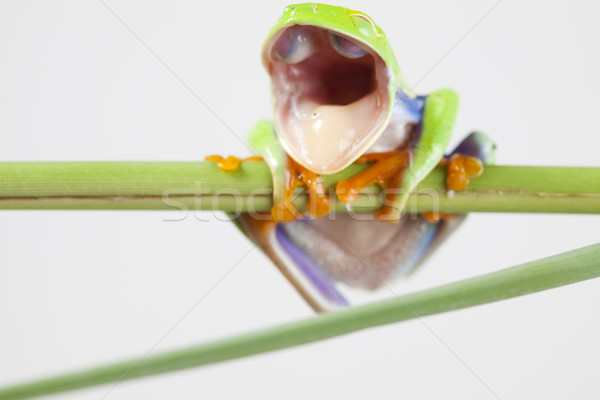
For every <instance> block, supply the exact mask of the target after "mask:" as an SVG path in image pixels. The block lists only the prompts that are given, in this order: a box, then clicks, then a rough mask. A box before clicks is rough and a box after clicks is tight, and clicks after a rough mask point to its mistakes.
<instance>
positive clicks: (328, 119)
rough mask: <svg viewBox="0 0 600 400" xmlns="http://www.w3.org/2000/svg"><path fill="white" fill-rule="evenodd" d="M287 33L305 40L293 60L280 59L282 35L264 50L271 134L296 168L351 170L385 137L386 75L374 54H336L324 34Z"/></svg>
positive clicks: (387, 110)
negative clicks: (269, 84) (273, 132)
mask: <svg viewBox="0 0 600 400" xmlns="http://www.w3.org/2000/svg"><path fill="white" fill-rule="evenodd" d="M289 29H295V30H296V31H298V32H297V35H301V36H302V38H303V40H302V41H301V42H300V43H298V44H297V47H296V51H297V52H298V53H297V54H295V57H291V59H282V58H281V56H280V55H279V53H278V51H280V49H279V47H280V45H281V41H283V40H284V39H285V38H286V37H287V36H286V33H285V32H284V33H283V34H281V35H280V36H278V37H275V38H274V39H273V41H272V42H270V43H269V44H267V45H266V48H267V49H271V50H267V52H266V54H267V55H268V68H269V73H270V75H271V82H272V85H273V94H274V100H275V128H276V131H277V134H278V136H279V138H280V140H281V143H282V146H283V148H284V149H285V151H286V152H287V153H288V154H289V155H290V156H291V157H292V158H293V159H294V160H295V161H296V162H297V163H298V164H300V165H302V166H303V167H304V168H306V169H308V170H311V171H314V172H316V173H318V174H332V173H334V172H338V171H340V170H342V169H343V168H345V167H347V166H348V165H350V164H351V163H352V162H353V161H354V160H355V159H356V158H358V157H359V156H360V154H362V153H363V152H364V151H365V150H366V149H367V148H369V147H370V146H371V145H372V144H373V143H374V142H375V140H376V139H377V138H378V137H379V136H380V135H381V133H382V132H383V130H384V128H385V126H386V124H387V123H388V121H389V118H390V115H391V114H390V109H391V100H390V99H391V98H393V96H391V95H390V90H391V88H390V87H389V83H390V74H389V71H388V69H387V67H386V65H385V62H384V61H383V60H382V59H381V58H380V57H379V56H378V55H377V54H376V53H375V52H372V51H370V50H364V52H363V54H362V55H361V56H358V57H347V56H344V55H342V54H340V53H339V52H338V51H337V50H336V49H335V48H334V47H333V46H332V44H331V41H330V39H329V37H330V34H331V33H330V32H329V31H328V30H326V29H323V28H319V27H314V26H302V27H301V28H299V27H292V28H289ZM282 37H283V38H284V39H281V38H282ZM278 38H279V39H278ZM347 40H348V41H350V39H347ZM302 46H306V47H305V48H303V47H302ZM357 46H358V44H357ZM394 91H395V88H394Z"/></svg>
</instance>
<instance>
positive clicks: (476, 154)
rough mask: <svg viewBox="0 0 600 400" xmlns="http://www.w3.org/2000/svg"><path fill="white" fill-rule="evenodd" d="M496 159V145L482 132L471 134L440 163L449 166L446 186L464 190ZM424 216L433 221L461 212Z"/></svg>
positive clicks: (451, 217)
mask: <svg viewBox="0 0 600 400" xmlns="http://www.w3.org/2000/svg"><path fill="white" fill-rule="evenodd" d="M495 161H496V145H495V144H494V142H492V140H491V139H490V138H489V137H487V136H486V135H485V134H484V133H481V132H472V133H471V134H469V135H468V136H467V137H466V138H465V139H464V140H463V141H462V142H461V143H460V144H459V145H458V146H457V147H456V149H454V151H452V153H450V154H449V155H448V156H446V157H444V158H443V159H442V160H441V161H440V163H439V165H446V166H447V174H446V186H447V187H448V189H450V190H454V191H460V190H464V189H465V188H466V187H467V185H468V184H469V179H470V178H475V177H478V176H479V175H481V174H482V173H483V169H484V166H485V165H493V164H494V162H495ZM423 217H425V219H427V220H428V221H429V222H431V223H435V222H438V221H440V220H452V219H456V218H459V217H461V215H460V214H450V213H439V212H427V213H423Z"/></svg>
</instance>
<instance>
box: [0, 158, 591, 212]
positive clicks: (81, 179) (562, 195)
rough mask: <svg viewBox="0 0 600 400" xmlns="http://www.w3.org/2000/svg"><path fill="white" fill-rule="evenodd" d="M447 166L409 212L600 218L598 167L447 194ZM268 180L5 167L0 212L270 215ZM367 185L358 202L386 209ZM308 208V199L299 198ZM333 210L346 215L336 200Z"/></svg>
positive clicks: (503, 170) (508, 174) (534, 174)
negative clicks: (594, 215)
mask: <svg viewBox="0 0 600 400" xmlns="http://www.w3.org/2000/svg"><path fill="white" fill-rule="evenodd" d="M365 168H366V166H365V165H352V166H350V167H348V168H347V169H345V170H344V171H342V172H339V173H337V174H334V175H329V176H325V177H324V181H325V184H326V186H327V188H328V189H330V190H331V189H332V188H334V187H335V184H336V182H337V181H339V180H340V179H346V178H349V177H351V176H354V175H355V174H357V173H358V172H360V171H363V170H364V169H365ZM444 178H445V170H444V168H436V169H435V170H434V171H433V172H432V173H431V174H430V175H429V176H428V177H427V178H426V179H425V180H424V181H423V182H422V183H421V184H420V185H419V186H418V188H417V190H416V191H415V192H414V193H413V195H412V197H411V200H410V201H409V202H408V204H407V210H406V211H410V212H426V211H435V210H439V211H441V212H467V211H475V212H477V211H479V212H557V213H600V168H560V167H510V166H489V167H486V169H485V172H484V173H483V175H482V176H480V177H478V178H476V179H473V180H472V182H471V183H470V184H469V186H468V187H467V189H466V190H464V191H462V192H458V193H455V194H454V196H450V195H448V193H447V191H446V187H445V184H444ZM271 185H272V183H271V175H270V173H269V170H268V168H267V166H266V164H264V163H262V162H244V163H242V165H241V168H240V169H239V170H238V171H235V172H225V171H221V170H220V169H219V168H217V166H216V165H215V163H213V162H3V163H0V209H13V210H16V209H64V210H67V209H70V210H74V209H102V210H104V209H106V210H136V209H137V210H208V209H215V210H222V211H228V212H235V211H246V210H254V211H268V210H270V208H271V205H272V203H271V190H272V186H271ZM379 192H380V191H379V189H378V188H377V187H375V186H372V187H369V188H367V189H366V190H365V191H364V194H363V195H361V196H360V197H359V199H358V200H357V201H356V202H355V203H354V204H353V207H352V209H354V210H355V211H364V212H369V211H373V210H375V209H377V208H379V207H380V206H381V201H380V198H381V196H380V193H379ZM296 206H297V207H298V208H299V209H304V208H305V207H306V195H305V194H299V195H298V196H297V198H296ZM334 209H335V210H337V211H344V212H345V211H347V207H346V205H345V204H343V203H341V202H338V201H334Z"/></svg>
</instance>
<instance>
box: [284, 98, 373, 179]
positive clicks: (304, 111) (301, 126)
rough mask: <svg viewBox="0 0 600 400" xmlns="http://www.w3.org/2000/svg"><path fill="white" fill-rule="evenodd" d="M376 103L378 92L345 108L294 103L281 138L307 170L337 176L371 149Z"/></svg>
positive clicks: (306, 102) (311, 103)
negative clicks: (368, 146) (359, 153)
mask: <svg viewBox="0 0 600 400" xmlns="http://www.w3.org/2000/svg"><path fill="white" fill-rule="evenodd" d="M294 103H295V104H294ZM377 103H378V99H377V95H376V93H375V92H373V93H371V94H369V95H367V96H364V97H362V98H361V99H359V100H357V101H355V102H354V103H350V104H348V105H345V106H339V105H319V104H317V103H314V102H311V101H308V100H295V99H292V106H291V107H290V108H289V112H288V113H287V114H288V115H287V119H284V121H282V122H283V124H282V125H283V126H282V127H283V128H284V129H282V130H280V135H281V138H282V140H283V141H284V142H285V144H287V146H286V147H288V150H289V151H290V152H291V153H292V154H291V155H292V156H293V157H294V158H295V159H296V160H297V161H298V162H300V163H301V164H303V165H304V166H305V167H307V168H309V169H311V170H313V171H315V172H318V173H321V174H328V173H333V172H336V171H338V170H340V169H342V168H344V167H345V166H346V165H347V164H349V163H350V162H352V160H353V156H354V155H355V154H356V153H357V151H358V150H360V149H361V148H362V147H363V146H365V145H369V143H368V142H369V138H370V137H372V135H373V133H374V131H375V130H376V129H377V127H376V126H375V125H378V124H377V123H376V121H377V119H378V107H377Z"/></svg>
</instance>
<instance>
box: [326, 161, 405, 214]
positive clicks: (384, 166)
mask: <svg viewBox="0 0 600 400" xmlns="http://www.w3.org/2000/svg"><path fill="white" fill-rule="evenodd" d="M357 162H361V163H374V164H373V165H372V166H371V167H370V168H368V169H367V170H365V171H363V172H361V173H360V174H358V175H356V176H354V177H352V178H350V179H345V180H341V181H339V182H338V184H337V186H336V188H335V192H336V195H337V197H338V199H340V200H341V201H342V202H344V203H352V202H354V201H356V199H357V198H358V195H359V194H360V192H361V191H362V190H363V189H364V188H366V187H367V186H370V185H372V184H378V185H379V186H380V187H381V188H382V189H399V188H400V186H401V184H402V179H403V177H404V171H405V170H406V168H407V166H408V163H409V162H410V153H409V151H407V150H401V151H390V152H385V153H371V154H366V155H364V156H362V157H360V158H359V159H358V160H357ZM396 192H397V190H391V191H390V192H389V193H386V204H393V203H394V200H395V199H396V197H397V196H398V195H399V193H396ZM392 211H393V208H392V207H391V206H389V205H386V206H384V207H383V208H382V209H380V210H378V211H377V212H376V213H375V217H376V218H379V219H386V216H388V215H389V214H390V213H392Z"/></svg>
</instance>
